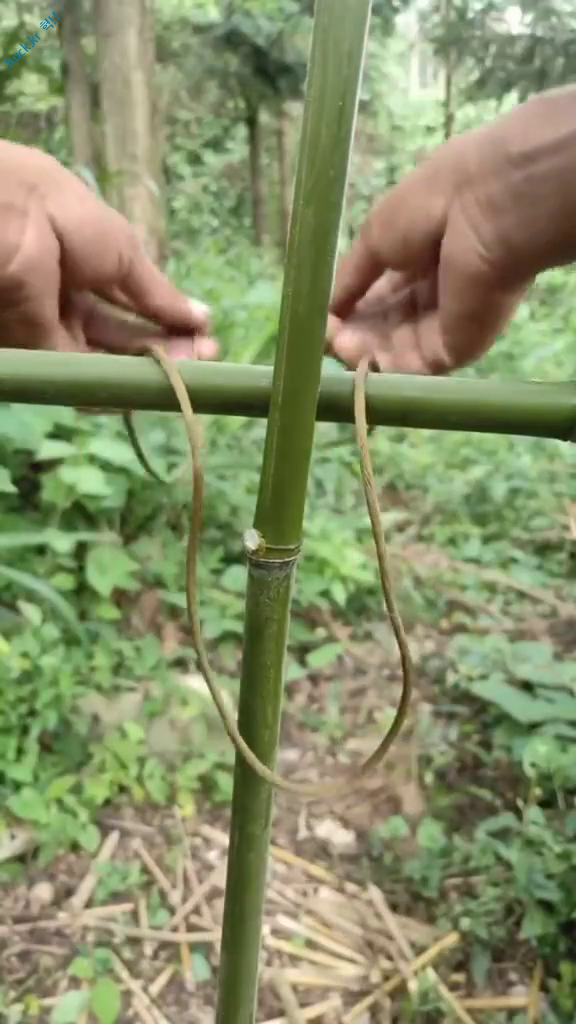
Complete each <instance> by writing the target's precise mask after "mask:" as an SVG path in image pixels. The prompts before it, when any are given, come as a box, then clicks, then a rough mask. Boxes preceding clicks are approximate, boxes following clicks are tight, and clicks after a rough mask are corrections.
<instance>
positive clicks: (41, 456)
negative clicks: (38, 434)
mask: <svg viewBox="0 0 576 1024" xmlns="http://www.w3.org/2000/svg"><path fill="white" fill-rule="evenodd" d="M77 452H78V449H77V448H76V446H75V445H73V444H70V442H69V441H60V440H58V439H57V438H54V437H45V438H44V440H43V441H42V443H41V445H40V447H39V449H38V451H37V452H36V459H37V460H38V462H49V461H50V460H51V459H67V458H68V457H69V456H70V455H76V454H77Z"/></svg>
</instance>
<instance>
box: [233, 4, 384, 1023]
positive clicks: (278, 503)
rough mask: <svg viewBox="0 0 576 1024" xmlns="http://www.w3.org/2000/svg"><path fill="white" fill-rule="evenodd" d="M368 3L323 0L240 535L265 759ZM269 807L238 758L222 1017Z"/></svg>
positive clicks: (259, 900) (250, 706) (256, 938)
mask: <svg viewBox="0 0 576 1024" xmlns="http://www.w3.org/2000/svg"><path fill="white" fill-rule="evenodd" d="M370 9H371V0H316V9H315V17H314V31H313V38H312V49H311V55H310V64H309V70H308V84H307V95H306V103H305V109H304V119H303V126H302V137H301V142H300V152H299V159H298V169H297V174H296V185H295V193H294V205H293V211H292V220H291V225H290V236H289V240H288V249H287V257H286V269H285V279H284V290H283V296H282V306H281V312H280V330H279V340H278V349H277V353H276V360H275V365H274V377H273V384H272V396H271V403H270V414H269V419H268V430H267V435H266V444H265V448H264V459H263V465H262V473H261V478H260V491H259V495H258V501H257V506H256V515H255V520H254V529H253V530H250V531H248V533H247V535H246V544H245V546H246V550H247V555H248V585H247V596H246V621H245V633H244V656H243V664H242V678H241V687H240V701H239V716H238V721H239V726H240V730H241V732H242V735H243V736H244V738H245V739H246V741H247V742H248V743H249V745H250V746H251V747H252V749H253V750H254V751H255V752H256V754H257V755H258V757H259V758H260V759H261V760H262V761H263V762H264V763H265V764H266V765H269V766H273V764H274V762H275V759H276V751H277V746H278V735H279V727H280V715H281V705H282V688H283V682H284V665H285V657H286V642H287V636H288V627H289V621H290V603H291V596H292V584H293V580H294V575H295V570H296V562H297V558H298V553H299V551H300V545H301V539H302V524H303V519H304V508H305V503H306V489H307V483H308V472H309V467H310V458H311V454H312V444H313V438H314V425H315V416H316V405H317V400H318V390H319V385H320V372H321V365H322V355H323V350H324V337H325V328H326V314H327V308H328V303H329V299H330V292H331V288H332V283H333V277H334V264H335V258H336V249H337V243H338V234H339V228H340V222H341V218H342V209H343V203H344V195H345V189H346V179H347V175H348V165H349V159H350V149H351V144H352V136H353V131H354V124H355V119H356V110H357V104H358V95H359V88H360V78H361V73H362V64H363V58H364V52H365V46H366V37H367V31H368V23H369V18H370ZM271 813H272V792H271V790H270V787H269V786H268V785H267V784H266V783H264V782H262V781H261V780H260V779H259V778H258V777H257V776H256V775H255V774H254V772H253V771H252V770H251V769H250V768H249V767H248V766H247V765H246V764H245V762H244V761H243V760H242V759H241V758H237V760H236V767H235V773H234V797H233V801H232V823H231V828H230V847H229V859H228V877H227V882H226V900H225V908H224V923H223V934H222V955H221V961H220V977H219V991H218V1006H217V1013H216V1021H217V1024H253V1021H254V1014H255V1003H256V993H257V980H258V961H259V954H260V942H261V928H262V912H263V904H264V893H265V885H266V870H267V862H268V846H269V837H270V821H271Z"/></svg>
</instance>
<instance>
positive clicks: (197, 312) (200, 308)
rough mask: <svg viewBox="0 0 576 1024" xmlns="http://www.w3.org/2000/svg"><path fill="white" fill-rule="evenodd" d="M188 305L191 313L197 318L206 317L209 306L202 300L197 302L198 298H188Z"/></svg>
mask: <svg viewBox="0 0 576 1024" xmlns="http://www.w3.org/2000/svg"><path fill="white" fill-rule="evenodd" d="M188 305H189V306H190V309H191V310H192V314H193V315H194V316H195V317H198V319H199V320H204V319H206V317H207V316H209V314H210V306H207V305H206V303H204V302H199V301H198V299H188Z"/></svg>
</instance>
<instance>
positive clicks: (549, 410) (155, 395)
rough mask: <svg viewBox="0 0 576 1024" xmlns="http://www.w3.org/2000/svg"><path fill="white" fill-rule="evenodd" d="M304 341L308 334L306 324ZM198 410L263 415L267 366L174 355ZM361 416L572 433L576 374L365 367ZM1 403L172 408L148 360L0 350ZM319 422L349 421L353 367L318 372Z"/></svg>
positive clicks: (406, 423)
mask: <svg viewBox="0 0 576 1024" xmlns="http://www.w3.org/2000/svg"><path fill="white" fill-rule="evenodd" d="M304 337H305V338H306V344H308V340H309V337H310V336H309V332H308V330H307V329H306V330H305V331H304ZM178 369H179V371H180V373H181V374H182V377H183V378H184V382H185V384H186V386H187V388H188V391H189V393H190V398H191V401H192V405H193V406H194V409H195V410H196V412H199V413H212V414H217V415H223V416H256V417H263V418H264V417H267V416H268V412H269V408H270V395H271V391H272V367H271V366H244V365H241V364H238V363H196V362H189V363H186V362H180V363H179V364H178ZM367 400H368V419H369V422H370V423H373V424H376V425H380V426H394V427H425V428H429V429H433V430H466V431H476V432H480V433H495V434H519V435H531V436H534V437H555V438H559V439H560V440H565V441H567V440H571V439H574V438H576V381H573V382H570V381H566V382H558V383H552V384H547V383H537V382H534V381H528V382H522V381H497V380H471V379H468V378H459V377H449V378H448V377H439V378H435V377H415V376H404V375H400V374H370V375H369V377H368V382H367ZM0 402H22V403H27V404H31V405H66V406H77V407H80V408H84V409H89V408H93V409H110V410H111V411H112V410H114V409H122V410H124V409H142V410H153V409H154V410H157V411H159V412H168V411H172V412H174V411H176V410H177V409H178V404H177V402H176V399H175V397H174V393H173V391H172V389H171V388H170V385H169V384H168V382H167V380H166V378H165V376H164V374H163V373H162V371H161V370H160V368H159V367H158V366H156V364H155V363H154V362H153V361H152V360H151V359H135V358H134V356H106V355H90V356H88V355H79V354H76V353H66V354H63V353H56V352H23V351H21V350H15V349H0ZM316 418H317V420H319V421H323V422H333V423H352V422H353V418H354V417H353V374H352V373H344V372H343V371H338V370H329V371H325V372H324V373H323V374H322V380H321V384H320V394H319V400H318V408H317V415H316Z"/></svg>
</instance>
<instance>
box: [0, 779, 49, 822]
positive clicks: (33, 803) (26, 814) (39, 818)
mask: <svg viewBox="0 0 576 1024" xmlns="http://www.w3.org/2000/svg"><path fill="white" fill-rule="evenodd" d="M6 807H7V808H8V810H9V811H11V812H12V814H14V815H15V817H17V818H20V819H21V820H22V821H34V822H36V823H37V824H39V825H44V824H46V822H47V821H48V816H49V815H48V807H47V805H46V800H45V798H44V796H43V795H42V794H41V793H39V792H38V790H37V789H33V788H32V786H24V788H23V789H21V790H19V792H18V793H13V794H12V796H9V797H8V799H7V800H6Z"/></svg>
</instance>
